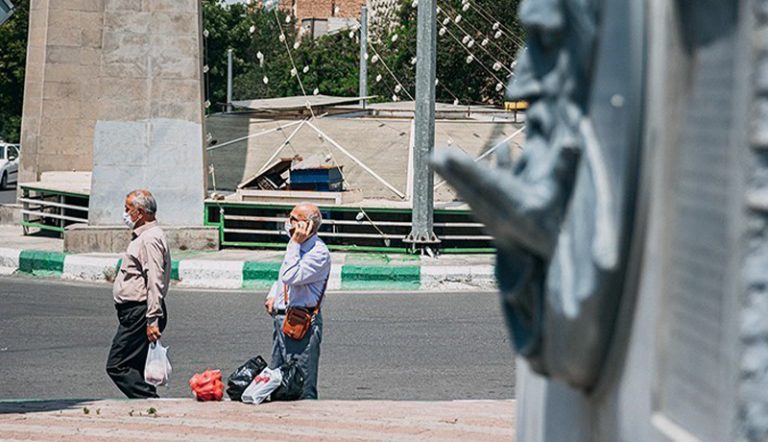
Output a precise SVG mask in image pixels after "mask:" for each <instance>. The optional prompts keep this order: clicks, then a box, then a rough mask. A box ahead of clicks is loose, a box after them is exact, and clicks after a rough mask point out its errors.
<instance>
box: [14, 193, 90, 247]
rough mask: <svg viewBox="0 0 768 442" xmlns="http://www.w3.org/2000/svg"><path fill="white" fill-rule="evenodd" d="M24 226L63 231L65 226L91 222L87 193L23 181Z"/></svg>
mask: <svg viewBox="0 0 768 442" xmlns="http://www.w3.org/2000/svg"><path fill="white" fill-rule="evenodd" d="M20 187H21V192H22V197H21V198H19V202H20V203H21V204H22V210H21V215H22V218H21V222H20V224H21V226H22V227H23V228H24V234H25V235H26V234H28V233H29V229H30V228H37V229H40V230H46V231H51V232H57V233H60V234H63V233H64V230H65V229H66V227H67V226H68V225H70V224H75V223H87V222H88V195H85V194H81V193H74V192H63V191H57V190H51V189H42V188H38V187H33V186H24V185H20Z"/></svg>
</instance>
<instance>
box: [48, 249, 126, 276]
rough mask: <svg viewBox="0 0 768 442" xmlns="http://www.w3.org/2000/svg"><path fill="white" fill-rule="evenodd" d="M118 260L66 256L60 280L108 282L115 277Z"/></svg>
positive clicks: (114, 258) (103, 257)
mask: <svg viewBox="0 0 768 442" xmlns="http://www.w3.org/2000/svg"><path fill="white" fill-rule="evenodd" d="M118 260H119V259H118V258H116V257H106V256H80V255H66V256H65V258H64V271H63V273H62V274H61V278H62V279H71V280H77V281H108V280H110V279H111V278H114V276H115V270H114V269H115V266H116V265H117V262H118Z"/></svg>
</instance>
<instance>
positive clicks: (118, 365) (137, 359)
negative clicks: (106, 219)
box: [107, 190, 171, 398]
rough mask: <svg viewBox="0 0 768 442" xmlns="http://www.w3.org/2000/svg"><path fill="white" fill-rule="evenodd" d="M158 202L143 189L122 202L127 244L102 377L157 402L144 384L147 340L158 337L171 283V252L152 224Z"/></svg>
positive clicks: (150, 387) (115, 292) (133, 395)
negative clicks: (115, 324)
mask: <svg viewBox="0 0 768 442" xmlns="http://www.w3.org/2000/svg"><path fill="white" fill-rule="evenodd" d="M155 212H157V203H156V202H155V198H154V197H153V196H152V194H151V193H150V192H149V191H147V190H134V191H133V192H131V193H129V194H128V195H127V196H126V198H125V212H124V213H123V222H125V224H126V225H127V226H128V228H130V229H131V243H130V244H129V245H128V250H127V251H126V253H125V255H124V256H123V259H122V263H121V264H120V269H119V270H118V273H117V277H116V278H115V284H114V286H113V288H112V295H113V297H114V300H115V308H116V309H117V319H118V321H119V324H118V327H117V333H115V337H114V339H113V340H112V348H111V349H110V351H109V357H108V358H107V374H109V377H110V378H112V381H113V382H114V383H115V385H117V388H119V389H120V391H122V392H123V393H124V394H125V395H126V396H128V397H129V398H156V397H158V396H157V390H156V389H155V387H154V386H153V385H150V384H148V383H146V382H145V381H144V364H145V363H146V359H147V351H148V350H149V344H150V342H155V341H157V340H158V339H160V333H162V331H163V330H164V329H165V324H166V322H167V320H168V312H167V310H166V308H165V295H166V294H167V293H168V286H169V284H170V280H171V254H170V249H169V248H168V243H167V242H166V239H165V234H164V233H163V231H162V229H160V227H159V226H158V225H157V221H156V220H155Z"/></svg>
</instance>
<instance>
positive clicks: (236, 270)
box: [0, 248, 495, 292]
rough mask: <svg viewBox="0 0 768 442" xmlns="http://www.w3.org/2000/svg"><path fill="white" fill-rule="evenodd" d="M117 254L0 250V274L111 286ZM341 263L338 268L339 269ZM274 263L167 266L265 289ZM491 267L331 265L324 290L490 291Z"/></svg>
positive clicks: (182, 274)
mask: <svg viewBox="0 0 768 442" xmlns="http://www.w3.org/2000/svg"><path fill="white" fill-rule="evenodd" d="M120 262H121V260H120V258H119V257H118V256H117V255H74V254H73V255H70V254H64V253H61V252H51V251H43V250H17V249H9V248H0V275H13V274H23V275H27V276H32V277H44V278H58V279H65V280H69V281H84V282H111V281H113V280H114V278H115V275H116V274H117V271H118V269H119V267H120ZM339 264H341V265H339ZM279 270H280V263H279V262H264V261H229V260H206V259H193V258H190V259H182V260H174V261H173V263H172V271H171V279H172V280H173V281H174V282H175V283H176V284H177V285H178V286H180V287H191V288H203V289H205V288H208V289H252V290H267V289H269V287H270V286H271V285H272V284H273V283H274V282H275V281H276V280H277V277H278V273H279ZM493 272H494V271H493V266H491V265H466V266H456V265H436V264H435V263H434V261H433V262H432V264H424V263H422V262H421V261H406V262H404V263H400V264H398V265H365V264H362V265H361V264H360V263H355V264H346V263H335V264H334V266H333V267H332V270H331V276H330V279H329V281H328V289H329V290H341V291H360V290H364V291H367V290H392V291H413V290H424V291H431V292H434V291H445V290H477V289H483V290H486V289H487V290H491V289H493V288H495V282H494V281H495V280H494V277H493Z"/></svg>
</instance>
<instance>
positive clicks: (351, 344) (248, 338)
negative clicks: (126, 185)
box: [0, 278, 514, 400]
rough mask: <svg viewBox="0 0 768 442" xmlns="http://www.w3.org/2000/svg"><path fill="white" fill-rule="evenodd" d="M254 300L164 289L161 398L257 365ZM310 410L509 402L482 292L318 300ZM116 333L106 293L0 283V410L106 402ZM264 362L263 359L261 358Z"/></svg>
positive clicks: (492, 309)
mask: <svg viewBox="0 0 768 442" xmlns="http://www.w3.org/2000/svg"><path fill="white" fill-rule="evenodd" d="M262 299H263V293H255V292H242V291H241V292H224V291H216V292H214V291H191V290H179V289H175V288H174V289H172V290H171V292H170V293H169V295H168V310H169V326H168V328H167V329H166V331H165V333H164V335H163V338H162V341H163V343H164V344H165V345H167V346H169V347H170V349H169V355H170V359H171V362H172V363H173V375H172V377H171V386H170V387H169V388H168V389H165V388H161V390H160V395H161V396H162V397H187V396H189V395H190V393H189V387H188V385H187V380H188V379H189V378H190V377H191V376H192V374H193V373H195V372H200V371H203V370H205V369H206V368H214V369H216V368H218V369H221V370H222V373H223V374H224V377H225V378H226V376H227V375H228V374H229V373H230V372H231V371H232V370H234V369H235V368H236V367H237V366H238V365H240V364H241V363H242V362H243V361H245V360H246V359H248V358H249V357H251V356H254V355H257V354H261V355H262V356H264V357H265V359H267V358H268V355H269V354H270V348H271V320H270V318H269V317H267V316H266V314H265V313H264V312H263V306H262ZM323 314H324V323H325V324H324V325H325V329H324V336H323V344H322V347H321V348H322V356H321V358H320V375H319V395H320V398H321V399H393V400H453V399H511V398H513V397H514V361H513V355H512V351H511V349H510V342H509V338H508V336H507V332H506V329H505V328H504V325H503V322H502V317H501V315H500V311H499V307H498V299H497V295H496V294H493V293H438V294H428V293H358V294H350V293H330V294H329V295H328V296H327V297H326V301H325V308H324V312H323ZM116 326H117V319H116V317H115V311H114V306H113V303H112V299H111V288H110V287H109V286H108V285H82V284H74V283H64V282H61V281H52V280H44V281H41V280H29V279H19V278H0V399H21V398H37V399H50V398H94V399H96V398H118V397H121V393H120V392H119V391H118V390H117V388H115V387H114V386H113V385H112V383H111V381H110V379H109V378H108V377H107V375H106V373H105V371H104V368H103V367H104V363H105V359H106V356H107V351H108V349H109V345H110V342H111V339H112V336H113V334H114V331H115V328H116ZM267 360H268V359H267Z"/></svg>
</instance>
